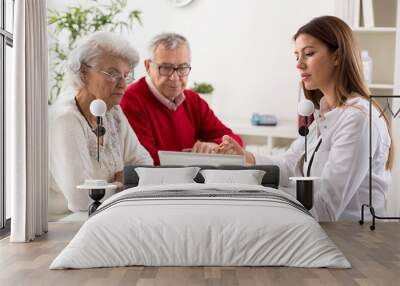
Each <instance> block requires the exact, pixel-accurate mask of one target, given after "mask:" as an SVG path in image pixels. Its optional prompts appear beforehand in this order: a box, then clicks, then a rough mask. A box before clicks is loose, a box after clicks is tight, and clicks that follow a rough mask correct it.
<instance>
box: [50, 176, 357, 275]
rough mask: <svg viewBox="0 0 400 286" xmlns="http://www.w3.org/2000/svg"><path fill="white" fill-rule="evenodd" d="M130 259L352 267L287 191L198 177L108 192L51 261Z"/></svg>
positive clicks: (72, 264) (114, 263) (58, 265)
mask: <svg viewBox="0 0 400 286" xmlns="http://www.w3.org/2000/svg"><path fill="white" fill-rule="evenodd" d="M129 265H144V266H292V267H331V268H349V267H351V266H350V263H349V262H348V261H347V259H346V258H345V257H344V255H343V253H342V252H341V251H340V250H339V249H338V248H337V247H336V245H335V244H334V243H333V242H332V241H331V240H330V238H329V237H328V236H327V234H326V233H325V232H324V230H323V229H322V228H321V227H320V225H319V224H318V222H317V221H316V220H315V219H314V218H313V217H312V215H311V214H310V213H309V212H308V211H307V210H306V209H305V208H304V207H302V205H301V204H300V203H299V202H297V201H296V200H295V199H294V198H293V197H291V196H290V195H287V194H284V193H283V192H281V191H279V190H276V189H273V188H268V187H263V186H255V185H238V184H197V183H193V184H174V185H164V186H161V185H158V186H142V187H135V188H131V189H127V190H125V191H123V192H120V193H118V194H116V195H114V196H112V197H110V198H109V199H107V200H106V201H105V202H104V203H103V204H102V205H101V206H100V207H99V209H98V210H97V211H96V212H95V213H94V214H93V215H92V216H91V217H90V218H89V219H88V220H87V221H86V222H85V223H84V224H83V226H82V227H81V229H80V230H79V231H78V233H77V234H76V235H75V237H74V238H73V239H72V241H71V242H70V243H69V244H68V245H67V246H66V247H65V249H64V250H62V252H61V253H60V254H59V255H58V256H57V257H56V258H55V260H54V261H53V262H52V264H51V265H50V269H65V268H91V267H119V266H129Z"/></svg>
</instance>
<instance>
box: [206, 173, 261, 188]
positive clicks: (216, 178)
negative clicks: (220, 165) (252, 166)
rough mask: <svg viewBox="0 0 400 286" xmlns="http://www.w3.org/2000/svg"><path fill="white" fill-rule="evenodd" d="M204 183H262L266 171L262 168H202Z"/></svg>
mask: <svg viewBox="0 0 400 286" xmlns="http://www.w3.org/2000/svg"><path fill="white" fill-rule="evenodd" d="M200 174H201V175H202V176H203V177H204V183H205V184H210V183H231V184H232V183H233V184H246V185H261V182H262V179H263V177H264V175H265V171H262V170H202V171H200Z"/></svg>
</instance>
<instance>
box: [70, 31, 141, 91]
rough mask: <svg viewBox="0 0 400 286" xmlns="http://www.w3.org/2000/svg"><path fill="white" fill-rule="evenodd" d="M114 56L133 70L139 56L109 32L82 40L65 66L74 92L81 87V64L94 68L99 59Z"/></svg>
mask: <svg viewBox="0 0 400 286" xmlns="http://www.w3.org/2000/svg"><path fill="white" fill-rule="evenodd" d="M104 56H114V57H119V58H123V59H125V60H126V61H127V62H128V64H129V66H130V67H131V68H132V69H133V68H134V67H135V66H136V65H137V64H138V62H139V54H138V52H137V51H136V49H135V48H133V47H132V46H131V44H130V43H129V42H128V41H127V40H125V39H124V38H123V37H121V36H120V35H117V34H114V33H111V32H96V33H94V34H91V35H89V36H87V37H85V38H82V39H81V40H80V41H79V43H78V45H77V47H76V48H75V49H74V50H73V51H72V52H71V54H70V55H69V58H68V63H67V66H66V73H67V77H68V79H69V80H70V83H71V84H72V87H73V88H74V89H75V90H78V89H80V88H81V87H82V85H83V82H82V79H81V67H82V65H83V64H86V65H89V66H96V61H97V60H98V59H99V57H104Z"/></svg>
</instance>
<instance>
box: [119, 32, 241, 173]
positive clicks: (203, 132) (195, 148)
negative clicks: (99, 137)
mask: <svg viewBox="0 0 400 286" xmlns="http://www.w3.org/2000/svg"><path fill="white" fill-rule="evenodd" d="M150 53H151V58H150V59H146V60H145V61H144V64H145V67H146V70H147V74H148V75H147V76H146V77H143V78H141V79H139V80H138V81H137V82H135V83H134V84H132V85H131V86H130V87H129V88H128V89H127V90H126V92H125V94H124V96H123V98H122V100H121V107H122V110H123V111H124V113H125V115H126V117H127V118H128V120H129V123H130V125H131V126H132V128H133V130H134V131H135V133H136V135H137V136H138V138H139V141H140V142H141V143H142V145H143V146H144V147H145V148H146V149H147V150H148V151H149V153H150V155H151V156H152V157H153V160H154V162H155V164H156V165H158V164H159V158H158V151H159V150H167V151H182V150H185V151H186V150H190V151H192V152H199V153H212V152H213V150H214V148H215V147H217V146H218V144H220V143H221V142H222V136H224V135H229V136H231V137H233V138H234V139H235V140H236V141H237V142H239V143H240V144H241V145H242V140H241V139H240V137H239V136H237V135H236V134H234V133H233V132H232V130H231V129H229V128H228V127H226V126H225V125H224V124H222V122H221V121H220V120H219V119H218V118H217V117H216V116H215V115H214V112H213V111H212V110H211V109H210V107H209V106H208V104H207V103H206V102H205V101H204V100H203V99H201V98H200V96H199V95H198V94H197V93H195V92H193V91H191V90H188V89H185V88H186V86H187V82H188V76H189V73H190V70H191V68H192V67H191V65H190V47H189V43H188V41H187V40H186V38H185V37H183V36H181V35H178V34H174V33H164V34H160V35H158V36H156V37H155V38H154V39H153V41H152V42H151V45H150Z"/></svg>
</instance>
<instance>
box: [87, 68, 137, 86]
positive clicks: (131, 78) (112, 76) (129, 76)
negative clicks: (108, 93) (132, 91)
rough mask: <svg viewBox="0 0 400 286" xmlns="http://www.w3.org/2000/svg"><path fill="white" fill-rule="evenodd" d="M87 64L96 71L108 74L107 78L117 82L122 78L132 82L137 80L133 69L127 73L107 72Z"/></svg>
mask: <svg viewBox="0 0 400 286" xmlns="http://www.w3.org/2000/svg"><path fill="white" fill-rule="evenodd" d="M85 66H87V67H88V68H90V69H92V70H94V71H97V72H99V73H102V74H104V75H106V76H107V78H108V79H109V80H110V81H112V82H113V83H115V84H117V83H119V82H120V81H121V80H124V81H125V83H127V84H130V83H132V82H133V81H134V80H135V76H134V73H133V71H132V72H130V73H127V74H126V75H122V74H120V73H119V72H106V71H103V70H100V69H97V68H95V67H92V66H89V65H85Z"/></svg>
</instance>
